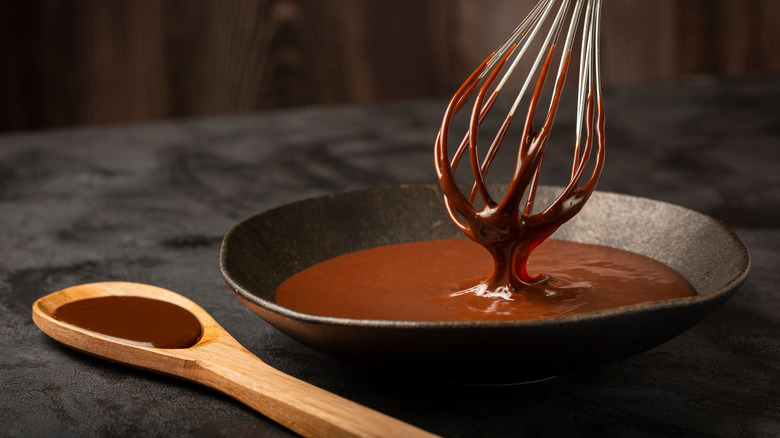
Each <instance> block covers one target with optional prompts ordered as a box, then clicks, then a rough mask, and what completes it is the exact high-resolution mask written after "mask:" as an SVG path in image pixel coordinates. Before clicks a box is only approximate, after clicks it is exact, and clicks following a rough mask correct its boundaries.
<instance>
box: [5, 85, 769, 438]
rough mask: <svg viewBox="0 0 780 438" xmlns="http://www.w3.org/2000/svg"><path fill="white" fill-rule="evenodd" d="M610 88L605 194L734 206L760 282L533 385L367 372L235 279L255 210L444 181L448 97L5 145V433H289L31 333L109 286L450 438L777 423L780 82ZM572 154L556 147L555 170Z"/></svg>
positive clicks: (732, 217)
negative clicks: (55, 298)
mask: <svg viewBox="0 0 780 438" xmlns="http://www.w3.org/2000/svg"><path fill="white" fill-rule="evenodd" d="M607 93H608V95H607V98H606V105H607V111H608V122H607V133H608V157H607V160H608V161H607V167H606V169H605V172H604V176H603V178H602V182H601V184H600V186H599V189H601V190H610V191H616V192H621V193H627V194H633V195H639V196H644V197H649V198H653V199H659V200H663V201H668V202H672V203H676V204H680V205H683V206H686V207H689V208H692V209H694V210H698V211H701V212H703V213H706V214H710V215H712V216H715V217H717V218H720V219H722V220H723V221H724V222H725V223H726V224H727V225H728V226H730V227H731V228H732V229H734V230H735V231H736V233H737V234H738V235H739V237H740V238H741V239H742V240H743V241H744V242H745V244H746V245H747V247H748V249H749V250H750V253H751V256H752V262H753V266H752V269H751V274H750V276H749V277H748V279H747V281H746V283H745V285H744V286H743V287H742V289H741V290H740V291H739V292H737V294H736V295H735V296H734V297H733V298H732V299H731V300H730V301H728V302H727V303H726V304H725V305H724V306H723V307H721V308H720V309H719V310H717V311H716V312H715V313H714V314H713V315H712V316H711V317H709V318H708V319H706V320H705V321H704V322H702V323H701V324H700V325H698V326H696V327H695V328H693V329H692V330H690V331H688V332H687V333H685V334H683V335H682V336H680V337H678V338H676V339H674V340H672V341H670V342H668V343H666V344H664V345H662V346H660V347H657V348H655V349H653V350H650V351H648V352H646V353H643V354H640V355H638V356H634V357H631V358H629V359H626V360H623V361H620V362H617V363H614V364H610V365H606V366H603V367H599V368H596V369H593V370H589V371H586V372H583V373H579V374H576V375H572V376H568V377H565V378H561V379H556V380H552V381H549V382H546V383H544V384H541V385H534V386H524V387H505V388H468V387H449V386H438V385H426V384H419V385H410V384H406V383H404V382H398V381H393V380H387V379H386V378H385V376H382V375H375V374H371V373H367V372H363V371H360V370H356V369H353V368H351V367H350V366H347V365H344V364H342V363H341V362H339V361H336V360H334V359H330V358H328V357H325V356H322V355H320V354H319V353H316V352H314V351H311V350H309V349H307V348H306V347H303V346H301V345H299V344H297V343H296V342H295V341H292V340H290V339H288V338H287V337H285V336H284V335H282V334H280V333H278V332H277V331H276V330H275V329H273V328H271V327H270V326H268V325H266V324H264V323H263V322H262V321H261V320H260V319H259V318H257V317H256V316H255V315H254V314H253V313H252V312H251V311H249V309H247V308H245V307H244V306H243V305H242V304H241V303H240V302H239V301H238V300H237V299H235V298H234V297H233V295H232V293H231V292H230V291H229V290H228V288H227V287H226V286H225V285H224V283H223V282H222V280H221V278H220V275H219V271H218V267H217V257H218V251H219V244H220V241H221V239H222V237H223V235H224V233H225V232H227V230H228V229H229V228H230V227H231V226H232V225H233V224H235V223H236V222H237V221H238V220H241V219H243V218H245V217H247V216H249V215H251V214H253V213H256V212H257V211H260V210H264V209H266V208H270V207H273V206H277V205H280V204H283V203H286V202H289V201H292V200H295V199H301V198H304V197H309V196H312V195H318V194H322V193H329V192H337V191H342V190H346V189H355V188H363V187H369V186H375V185H380V184H395V183H415V182H432V181H433V166H432V151H431V149H432V141H433V137H434V135H435V131H436V125H437V124H438V122H439V119H440V117H441V113H442V111H443V102H416V103H403V104H394V105H387V106H378V107H368V108H319V109H309V110H299V111H294V112H283V113H275V114H266V115H258V116H245V117H222V118H212V119H201V120H193V121H180V122H173V123H160V124H153V125H140V126H121V127H107V128H91V129H82V130H69V131H51V132H46V133H37V134H16V135H5V136H2V137H0V247H2V248H3V253H2V255H1V256H0V312H1V314H2V316H3V317H2V319H1V320H0V334H2V335H0V381H1V382H2V385H3V391H2V393H1V394H0V424H1V425H2V432H0V434H3V435H7V436H52V435H55V436H108V435H111V436H290V433H289V432H287V431H286V430H284V429H282V428H280V427H279V426H276V425H275V424H273V423H271V422H269V421H268V420H266V419H265V418H264V417H262V416H261V415H259V414H256V413H254V412H253V411H251V410H249V409H248V408H245V407H243V406H242V405H240V404H239V403H237V402H234V401H233V400H231V399H229V398H227V397H225V396H223V395H221V394H218V393H216V392H214V391H211V390H209V389H205V388H201V387H198V386H195V385H193V384H190V383H186V382H181V381H177V380H171V379H169V378H166V377H162V376H157V375H153V374H149V373H145V372H141V371H137V370H133V369H129V368H125V367H121V366H118V365H114V364H110V363H107V362H104V361H101V360H98V359H94V358H91V357H88V356H85V355H82V354H80V353H77V352H74V351H71V350H69V349H67V348H65V347H62V346H60V345H59V344H57V343H56V342H55V341H52V340H50V339H49V338H47V337H46V336H45V335H44V334H43V333H41V332H40V331H39V330H38V329H37V328H36V327H35V326H34V325H33V323H32V320H31V319H30V306H31V304H32V303H33V301H34V300H35V299H36V298H38V297H40V296H42V295H44V294H46V293H49V292H52V291H55V290H58V289H61V288H64V287H67V286H71V285H74V284H79V283H86V282H92V281H103V280H126V281H139V282H145V283H151V284H155V285H158V286H161V287H165V288H169V289H171V290H174V291H177V292H180V293H182V294H183V295H185V296H187V297H189V298H191V299H193V300H194V301H196V302H198V303H199V304H200V305H201V306H203V307H204V308H205V309H206V310H207V311H209V312H210V313H211V314H212V315H213V316H214V317H215V318H216V319H217V320H218V321H219V322H220V323H221V324H222V325H223V326H224V327H225V328H226V329H227V330H228V331H230V332H231V333H233V334H234V336H235V337H236V338H237V339H238V340H239V341H240V342H242V343H243V344H244V345H245V346H246V347H247V348H249V349H250V350H251V351H253V352H255V353H256V354H258V355H259V356H260V357H262V358H263V359H264V360H266V361H267V362H268V363H270V364H271V365H273V366H276V367H277V368H279V369H281V370H283V371H285V372H287V373H290V374H292V375H294V376H297V377H299V378H302V379H304V380H306V381H308V382H310V383H313V384H315V385H318V386H321V387H323V388H325V389H328V390H330V391H333V392H335V393H337V394H340V395H343V396H345V397H347V398H350V399H352V400H355V401H357V402H359V403H363V404H366V405H368V406H370V407H373V408H375V409H378V410H380V411H383V412H386V413H388V414H390V415H394V416H397V417H399V418H401V419H403V420H405V421H408V422H411V423H413V424H415V425H418V426H420V427H423V428H426V429H428V430H430V431H432V432H436V433H439V434H442V435H445V436H452V437H466V436H469V437H470V436H491V437H492V436H517V435H520V434H530V435H542V436H544V435H549V436H560V435H577V436H583V435H596V434H598V435H604V434H606V435H631V436H643V435H644V436H657V435H662V434H673V435H692V436H700V435H707V436H710V435H719V436H735V435H762V434H763V435H778V434H780V407H778V406H780V403H778V401H779V400H780V385H779V384H778V381H779V380H780V378H778V376H780V340H778V333H780V299H778V297H779V296H780V295H778V294H777V293H776V289H777V284H779V283H780V271H779V270H778V269H777V267H778V266H780V228H778V222H780V221H779V220H778V213H779V212H780V116H779V114H780V104H778V102H780V101H779V100H778V99H780V78H777V77H774V78H757V79H753V80H748V81H742V82H721V81H704V80H702V81H694V82H687V83H684V84H667V85H653V86H643V87H635V88H626V89H614V90H607ZM563 116H565V115H564V114H562V115H561V117H563ZM566 123H571V121H570V120H569V121H567V120H566V119H565V118H561V119H560V120H559V122H558V123H557V124H556V126H557V127H561V126H564V125H565V124H566ZM561 129H565V128H561ZM567 146H568V145H564V146H563V147H556V145H555V144H553V145H551V149H550V152H551V155H550V158H549V159H548V160H547V161H546V165H547V166H548V168H549V169H550V170H551V171H552V173H553V175H554V174H556V172H565V169H566V167H567V166H568V157H567V156H566V155H567V154H566V152H567V151H568V148H567ZM563 149H565V150H566V152H564V150H563ZM558 178H560V177H558ZM555 180H556V177H555V176H553V178H552V181H549V182H555ZM559 180H560V179H559Z"/></svg>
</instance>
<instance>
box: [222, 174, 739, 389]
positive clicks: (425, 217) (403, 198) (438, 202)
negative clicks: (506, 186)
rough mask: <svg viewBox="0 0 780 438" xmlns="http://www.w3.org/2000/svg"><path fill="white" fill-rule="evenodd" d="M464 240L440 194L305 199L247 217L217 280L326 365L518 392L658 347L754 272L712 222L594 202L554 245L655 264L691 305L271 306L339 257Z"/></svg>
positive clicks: (608, 198)
mask: <svg viewBox="0 0 780 438" xmlns="http://www.w3.org/2000/svg"><path fill="white" fill-rule="evenodd" d="M499 190H500V188H499ZM557 193H558V191H557V190H556V189H555V188H550V187H544V188H542V190H541V191H540V193H539V195H538V199H539V204H540V205H542V204H544V203H546V202H547V200H549V199H551V197H552V196H555V195H556V194H557ZM460 236H461V234H460V233H459V231H457V230H456V229H455V227H454V226H453V225H452V224H451V223H450V221H449V219H448V217H447V215H446V212H445V210H444V206H443V204H442V198H441V194H440V190H439V188H438V186H434V185H407V186H394V187H384V188H376V189H370V190H364V191H356V192H349V193H342V194H336V195H332V196H324V197H320V198H314V199H309V200H305V201H301V202H296V203H293V204H289V205H284V206H281V207H278V208H275V209H272V210H269V211H266V212H263V213H260V214H257V215H255V216H252V217H251V218H249V219H247V220H245V221H243V222H241V223H240V224H238V225H236V226H235V227H234V228H233V229H232V230H230V232H229V233H228V234H227V235H226V236H225V239H224V241H223V243H222V250H221V253H220V270H221V272H222V275H223V277H224V279H225V281H226V282H227V284H228V286H229V287H230V288H231V289H232V290H233V291H234V292H235V293H236V295H237V296H238V297H239V298H240V299H241V300H242V301H243V302H244V304H246V305H247V306H248V307H249V308H250V309H252V310H253V311H254V312H255V313H257V314H258V315H259V316H260V317H261V318H263V319H264V320H266V321H268V322H269V323H270V324H272V325H273V326H274V327H276V328H278V329H279V330H281V331H282V332H284V333H286V334H287V335H289V336H291V337H292V338H294V339H297V340H298V341H300V342H301V343H303V344H305V345H308V346H309V347H311V348H313V349H316V350H318V351H321V352H323V353H326V354H328V355H331V356H334V357H337V358H341V359H344V360H346V361H349V362H353V363H358V364H363V365H368V366H375V367H382V368H386V369H390V370H392V371H394V372H399V373H401V372H403V373H408V372H410V371H412V372H413V373H414V375H416V376H419V377H421V378H433V379H437V380H443V381H454V382H461V383H511V382H523V381H533V380H538V379H544V378H547V377H551V376H555V375H560V374H565V373H571V372H573V371H576V370H578V369H582V368H585V367H591V366H595V365H598V364H603V363H606V362H610V361H614V360H617V359H620V358H623V357H626V356H629V355H633V354H636V353H639V352H642V351H645V350H648V349H650V348H652V347H654V346H657V345H659V344H661V343H663V342H665V341H667V340H669V339H671V338H673V337H674V336H677V335H679V334H680V333H682V332H684V331H685V330H687V329H689V328H690V327H692V326H693V325H695V324H696V323H698V322H699V321H701V320H702V319H703V318H704V317H706V316H707V315H709V314H710V313H711V312H712V311H714V310H715V309H716V308H717V307H718V306H720V305H721V304H723V302H725V301H726V300H727V299H728V298H729V297H730V296H731V295H732V294H733V293H734V292H735V291H736V289H737V288H738V287H739V286H740V285H741V284H742V282H743V281H744V280H745V277H746V276H747V273H748V269H749V266H750V258H749V256H748V253H747V250H746V249H745V247H744V245H743V244H742V242H740V240H739V239H738V238H737V236H735V235H734V234H733V233H732V232H731V231H729V230H728V229H727V228H726V227H725V226H724V225H723V224H722V223H720V222H719V221H717V220H715V219H713V218H711V217H709V216H706V215H703V214H700V213H696V212H694V211H691V210H688V209H686V208H682V207H679V206H675V205H671V204H667V203H663V202H658V201H652V200H648V199H643V198H637V197H632V196H626V195H618V194H613V193H600V192H597V193H595V194H594V195H593V197H592V198H591V200H590V201H589V202H588V204H587V205H586V207H585V208H584V209H583V210H582V212H581V213H580V214H579V215H577V216H576V217H575V218H574V219H573V220H572V221H570V222H569V223H567V224H566V225H565V226H564V227H562V228H561V229H560V230H559V231H558V232H557V233H556V235H555V236H554V237H555V238H558V239H563V240H571V241H576V242H584V243H594V244H600V245H606V246H611V247H615V248H620V249H624V250H628V251H632V252H635V253H639V254H642V255H645V256H648V257H651V258H653V259H655V260H658V261H660V262H662V263H665V264H666V265H668V266H670V267H672V268H673V269H675V270H677V271H678V272H679V273H680V274H682V275H683V276H684V277H685V278H686V279H687V280H688V281H689V282H690V283H691V284H692V285H693V287H694V288H695V289H696V292H697V295H696V296H693V297H688V298H680V299H673V300H667V301H658V302H651V303H645V304H637V305H633V306H627V307H620V308H615V309H610V310H605V311H599V312H593V313H585V314H579V315H572V316H565V317H559V318H553V319H546V320H535V321H510V322H489V321H473V322H419V321H378V320H357V319H344V318H332V317H324V316H318V315H308V314H303V313H299V312H295V311H292V310H290V309H287V308H285V307H282V306H279V305H278V304H276V303H275V302H274V296H275V292H276V289H277V287H278V286H279V284H280V283H282V282H283V281H284V280H285V279H286V278H288V277H289V276H291V275H292V274H294V273H296V272H298V271H300V270H302V269H304V268H306V267H309V266H311V265H314V264H316V263H318V262H321V261H324V260H327V259H330V258H332V257H335V256H337V255H340V254H344V253H348V252H351V251H356V250H360V249H365V248H370V247H374V246H379V245H387V244H393V243H400V242H410V241H417V240H427V239H438V238H446V237H460ZM333 293H334V294H337V293H339V291H338V290H334V291H333ZM384 371H387V370H384Z"/></svg>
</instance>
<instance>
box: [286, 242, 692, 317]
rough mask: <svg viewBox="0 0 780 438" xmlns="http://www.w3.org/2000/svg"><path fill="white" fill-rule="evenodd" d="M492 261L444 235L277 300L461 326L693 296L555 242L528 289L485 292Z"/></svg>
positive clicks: (337, 266)
mask: <svg viewBox="0 0 780 438" xmlns="http://www.w3.org/2000/svg"><path fill="white" fill-rule="evenodd" d="M491 268H492V263H491V258H490V255H489V254H488V253H487V252H486V251H485V250H484V249H483V248H482V247H481V246H479V245H477V244H475V243H474V242H472V241H470V240H469V239H443V240H432V241H422V242H412V243H404V244H398V245H389V246H382V247H376V248H371V249H368V250H364V251H358V252H354V253H350V254H345V255H343V256H340V257H336V258H333V259H330V260H327V261H325V262H322V263H319V264H317V265H314V266H312V267H310V268H308V269H305V270H303V271H301V272H299V273H297V274H295V275H293V276H292V277H290V278H288V279H287V280H286V281H285V282H284V283H282V285H281V286H280V287H279V289H278V290H277V292H276V302H277V303H278V304H280V305H282V306H285V307H287V308H290V309H292V310H296V311H299V312H303V313H308V314H314V315H324V316H333V317H342V318H357V319H380V320H407V321H455V320H461V321H462V320H465V321H468V320H531V319H544V318H552V317H558V316H565V315H573V314H576V313H585V312H593V311H598V310H604V309H610V308H615V307H620V306H628V305H632V304H637V303H642V302H648V301H658V300H667V299H673V298H681V297H688V296H692V295H695V291H694V290H693V288H692V287H691V286H690V284H689V283H688V282H687V281H686V280H685V279H684V278H683V277H682V276H680V275H679V274H678V273H677V272H675V271H674V270H672V269H671V268H669V267H667V266H666V265H664V264H662V263H660V262H657V261H655V260H652V259H650V258H647V257H644V256H641V255H638V254H634V253H631V252H627V251H622V250H618V249H614V248H608V247H605V246H597V245H587V244H582V243H574V242H567V241H561V240H555V239H551V240H548V241H546V242H544V243H543V244H541V245H540V246H539V247H538V248H537V249H536V251H534V253H533V256H532V257H531V258H530V260H529V262H528V269H529V271H530V272H531V273H532V274H537V273H539V272H545V273H547V274H548V275H547V276H546V277H545V280H543V281H539V282H537V283H536V284H535V286H534V287H532V288H528V289H526V290H525V292H524V293H522V294H518V293H511V292H506V291H504V292H503V293H502V292H495V291H490V290H488V289H486V288H484V287H483V288H480V284H484V283H481V282H482V280H484V279H485V277H486V276H487V275H488V274H489V273H490V270H491Z"/></svg>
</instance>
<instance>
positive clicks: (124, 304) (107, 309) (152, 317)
mask: <svg viewBox="0 0 780 438" xmlns="http://www.w3.org/2000/svg"><path fill="white" fill-rule="evenodd" d="M53 316H54V318H55V319H58V320H60V321H62V322H67V323H68V324H73V325H75V326H77V327H81V328H83V329H85V330H89V331H91V332H95V333H99V334H101V335H105V336H108V337H111V338H115V339H118V340H121V341H124V342H128V343H131V344H136V345H142V346H145V347H156V348H188V347H191V346H193V345H195V344H196V343H197V342H198V340H200V337H201V335H202V334H203V328H202V327H201V325H200V322H199V321H198V319H197V318H196V317H195V315H193V314H192V313H190V312H189V311H187V310H186V309H184V308H182V307H179V306H177V305H175V304H171V303H168V302H166V301H161V300H154V299H150V298H143V297H136V296H107V297H99V298H87V299H83V300H78V301H73V302H71V303H67V304H64V305H62V306H60V307H59V308H57V310H55V312H54V315H53Z"/></svg>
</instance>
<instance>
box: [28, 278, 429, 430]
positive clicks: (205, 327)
mask: <svg viewBox="0 0 780 438" xmlns="http://www.w3.org/2000/svg"><path fill="white" fill-rule="evenodd" d="M137 312H145V313H144V318H143V323H142V324H140V325H136V321H134V320H133V318H134V313H137ZM107 315H112V316H111V317H110V318H104V317H105V316H107ZM155 315H157V317H156V316H155ZM136 316H137V315H136ZM32 317H33V321H34V322H35V324H36V325H37V326H38V327H39V328H40V329H41V330H43V332H44V333H46V334H47V335H49V336H51V337H52V338H54V339H55V340H57V341H59V342H61V343H63V344H65V345H67V346H69V347H72V348H75V349H76V350H79V351H82V352H85V353H88V354H91V355H95V356H99V357H102V358H106V359H109V360H112V361H115V362H120V363H124V364H127V365H132V366H134V367H138V368H145V369H149V370H153V371H157V372H162V373H164V374H170V375H174V376H178V377H182V378H184V379H187V380H191V381H193V382H197V383H200V384H203V385H205V386H209V387H211V388H215V389H217V390H219V391H221V392H223V393H225V394H228V395H230V396H231V397H234V398H235V399H237V400H239V401H241V402H243V403H245V404H246V405H248V406H249V407H251V408H253V409H255V410H256V411H258V412H260V413H262V414H264V415H266V416H267V417H269V418H271V419H273V420H274V421H277V422H279V423H280V424H282V425H284V426H286V427H287V428H289V429H291V430H293V431H295V432H297V433H299V434H301V435H303V436H318V437H336V436H338V437H344V436H350V437H352V436H354V437H379V436H382V437H384V436H398V437H418V436H419V437H423V436H428V437H430V436H434V435H432V434H430V433H428V432H426V431H424V430H422V429H418V428H416V427H414V426H412V425H410V424H407V423H404V422H402V421H400V420H397V419H395V418H392V417H390V416H387V415H384V414H382V413H379V412H377V411H374V410H371V409H369V408H367V407H365V406H361V405H359V404H357V403H354V402H351V401H349V400H346V399H344V398H342V397H339V396H337V395H335V394H332V393H330V392H327V391H325V390H323V389H320V388H317V387H315V386H313V385H310V384H308V383H306V382H303V381H301V380H298V379H296V378H294V377H292V376H289V375H287V374H284V373H282V372H281V371H278V370H277V369H275V368H272V367H271V366H270V365H267V364H266V363H264V362H263V361H262V360H260V359H259V358H258V357H257V356H255V355H253V354H252V353H250V352H249V351H248V350H246V349H245V348H244V347H242V346H241V344H239V343H238V341H236V340H235V339H233V337H232V336H230V334H229V333H228V332H227V331H226V330H225V329H223V328H222V327H221V326H220V325H219V324H217V322H216V321H215V320H214V319H213V318H212V317H211V316H210V315H209V314H208V313H207V312H206V311H205V310H203V309H202V308H200V306H198V305H197V304H195V303H193V302H192V301H190V300H188V299H187V298H185V297H183V296H181V295H179V294H177V293H174V292H171V291H169V290H166V289H162V288H159V287H154V286H148V285H143V284H137V283H126V282H104V283H92V284H84V285H80V286H74V287H70V288H67V289H63V290H61V291H59V292H55V293H53V294H51V295H48V296H45V297H43V298H40V299H39V300H37V301H36V302H35V303H34V304H33V309H32ZM122 318H127V319H122ZM135 319H136V320H137V319H138V318H135ZM65 321H70V322H65ZM171 321H175V322H176V325H175V326H174V327H171V325H170V322H171ZM196 323H199V326H200V327H198V324H196ZM155 324H159V325H158V327H156V328H152V329H150V327H154V326H155ZM166 325H167V327H168V329H169V330H172V332H168V333H160V332H159V328H160V327H165V326H166ZM84 327H87V328H84ZM179 329H181V330H179ZM198 329H200V330H198ZM171 334H173V335H174V336H169V335H171ZM154 345H156V346H154ZM161 347H165V348H161Z"/></svg>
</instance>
